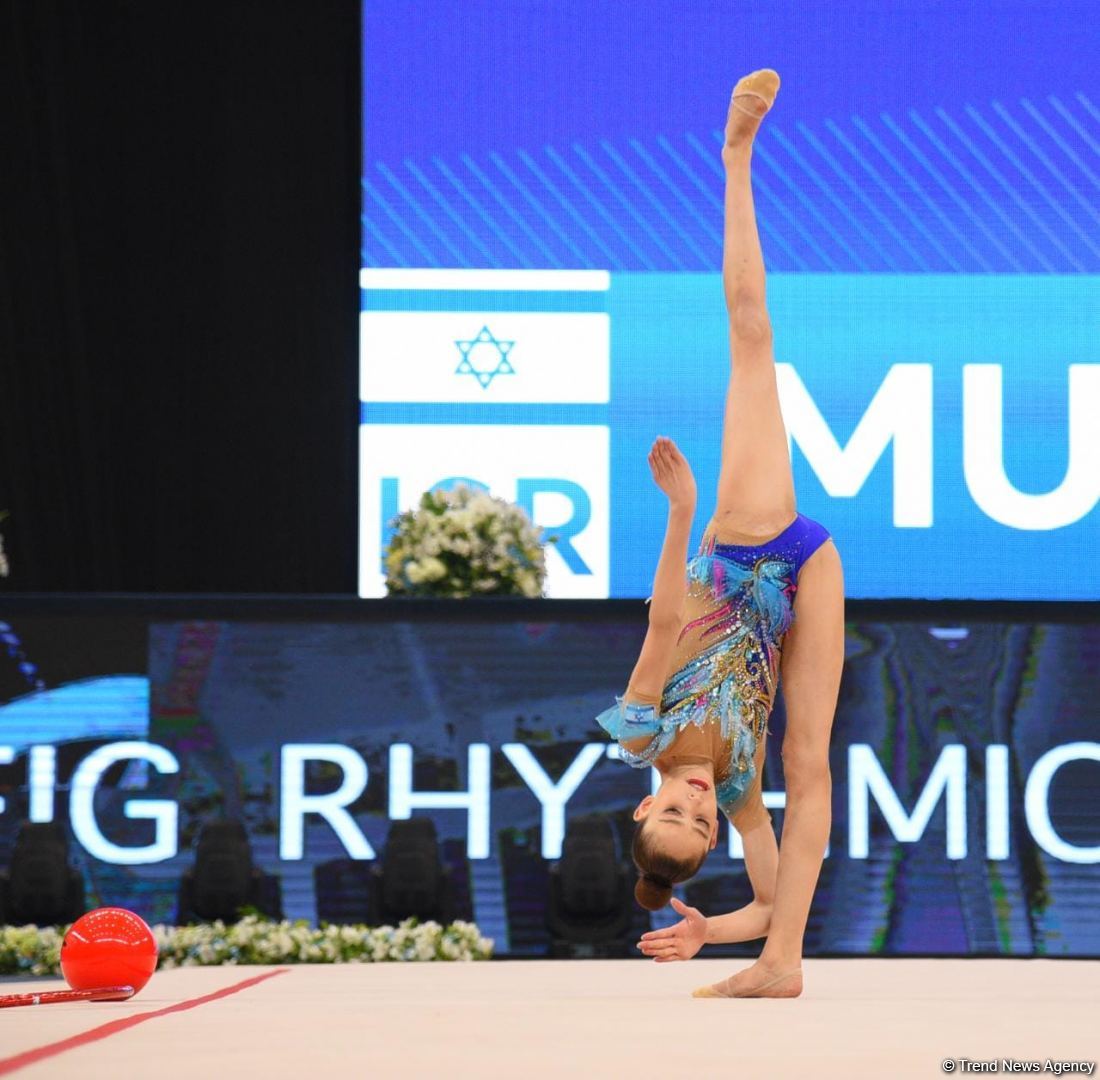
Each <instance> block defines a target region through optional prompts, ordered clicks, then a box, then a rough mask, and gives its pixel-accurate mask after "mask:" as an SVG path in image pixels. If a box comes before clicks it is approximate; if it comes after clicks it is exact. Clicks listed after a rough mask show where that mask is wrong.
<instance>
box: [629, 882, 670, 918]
mask: <svg viewBox="0 0 1100 1080" xmlns="http://www.w3.org/2000/svg"><path fill="white" fill-rule="evenodd" d="M634 899H635V900H637V901H638V903H639V904H641V905H642V907H644V908H647V909H648V910H649V911H657V910H659V909H660V908H663V907H664V906H665V904H667V903H668V902H669V900H671V899H672V886H671V885H662V884H660V883H659V882H657V881H654V880H653V878H651V877H645V876H642V877H640V878H638V880H637V882H635V884H634Z"/></svg>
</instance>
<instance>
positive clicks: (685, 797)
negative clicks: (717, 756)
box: [634, 767, 718, 860]
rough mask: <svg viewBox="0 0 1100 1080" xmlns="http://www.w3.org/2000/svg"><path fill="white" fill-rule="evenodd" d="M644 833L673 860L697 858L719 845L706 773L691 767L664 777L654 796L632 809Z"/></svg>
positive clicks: (714, 801) (709, 778) (711, 788)
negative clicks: (644, 824)
mask: <svg viewBox="0 0 1100 1080" xmlns="http://www.w3.org/2000/svg"><path fill="white" fill-rule="evenodd" d="M643 819H645V822H646V834H647V835H648V836H652V837H653V839H654V840H655V841H656V842H657V843H658V844H659V845H660V848H661V850H662V851H665V852H667V853H668V854H669V855H671V856H672V857H673V858H676V859H684V860H688V859H698V858H701V857H702V856H703V855H705V854H706V852H708V851H711V850H713V848H714V846H715V845H716V844H717V843H718V800H717V798H716V797H715V794H714V777H713V775H710V772H709V770H707V769H703V768H699V767H694V768H689V769H685V770H683V771H679V772H677V773H676V774H675V775H668V776H665V778H664V780H662V781H661V786H660V788H659V789H658V791H657V794H656V795H647V796H646V797H645V798H644V799H642V801H641V802H640V803H638V806H637V807H636V809H635V810H634V820H635V821H641V820H643Z"/></svg>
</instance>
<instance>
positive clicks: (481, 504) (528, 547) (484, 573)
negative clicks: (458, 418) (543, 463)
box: [385, 484, 558, 597]
mask: <svg viewBox="0 0 1100 1080" xmlns="http://www.w3.org/2000/svg"><path fill="white" fill-rule="evenodd" d="M395 523H396V528H395V530H394V533H393V536H392V537H391V539H390V542H389V545H388V546H387V548H386V556H385V560H386V590H387V592H388V593H389V594H390V595H391V596H451V597H466V596H530V597H535V596H542V589H543V585H544V583H545V581H546V550H545V548H544V546H543V535H542V534H543V530H542V529H541V528H540V527H539V526H537V525H535V524H534V523H533V522H532V521H531V519H530V518H529V517H528V516H527V513H526V512H525V511H524V510H523V508H522V507H519V506H516V505H514V504H513V503H509V502H506V501H505V500H504V499H498V498H496V497H495V496H492V495H490V494H489V493H488V492H484V491H478V490H475V489H474V488H472V487H470V486H469V485H468V484H457V485H456V486H455V487H454V488H453V489H452V490H450V491H426V492H425V493H424V494H423V495H422V496H421V497H420V505H419V506H418V507H417V508H416V509H415V510H406V511H404V512H403V513H400V514H398V515H397V517H396V519H395ZM557 540H558V538H557V537H556V536H552V537H548V538H546V541H545V542H546V543H550V544H553V543H556V542H557Z"/></svg>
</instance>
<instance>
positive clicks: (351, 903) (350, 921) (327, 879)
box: [313, 859, 372, 925]
mask: <svg viewBox="0 0 1100 1080" xmlns="http://www.w3.org/2000/svg"><path fill="white" fill-rule="evenodd" d="M371 881H372V879H371V864H370V863H368V862H364V861H363V860H361V859H329V860H328V861H327V862H323V863H318V864H317V865H316V866H315V867H314V868H313V895H314V896H315V897H316V898H317V921H318V922H321V923H339V924H341V925H354V924H362V923H369V922H370V921H371V910H370V908H371V903H370V892H371Z"/></svg>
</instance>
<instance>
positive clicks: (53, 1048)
mask: <svg viewBox="0 0 1100 1080" xmlns="http://www.w3.org/2000/svg"><path fill="white" fill-rule="evenodd" d="M289 970H290V968H279V969H278V970H277V971H266V972H264V974H263V975H253V976H252V978H251V979H244V980H242V981H241V982H239V983H234V984H233V985H232V986H226V987H223V988H222V989H221V990H215V991H214V992H213V993H211V994H203V995H202V997H197V998H188V1000H187V1001H179V1002H177V1003H176V1004H175V1005H166V1006H165V1007H164V1008H163V1009H153V1010H152V1011H151V1012H146V1013H138V1014H137V1016H126V1017H123V1019H121V1020H112V1021H111V1022H110V1023H107V1024H100V1025H99V1027H94V1028H90V1029H89V1030H88V1031H82V1032H81V1033H80V1034H79V1035H70V1036H69V1038H67V1039H60V1040H59V1041H58V1042H54V1043H47V1044H46V1045H45V1046H38V1047H35V1048H34V1049H33V1050H24V1051H23V1052H22V1053H20V1054H13V1055H12V1056H11V1057H6V1058H0V1076H3V1075H5V1074H7V1073H12V1072H15V1070H16V1069H22V1068H24V1067H25V1066H27V1065H34V1064H35V1063H37V1062H39V1061H44V1060H45V1059H46V1058H51V1057H53V1056H54V1055H55V1054H62V1053H64V1052H65V1051H66V1050H74V1049H76V1047H78V1046H86V1045H87V1044H88V1043H93V1042H98V1041H99V1040H100V1039H106V1038H109V1037H110V1036H111V1035H117V1034H118V1033H119V1032H120V1031H126V1030H127V1029H128V1028H132V1027H135V1026H136V1025H138V1024H143V1023H145V1021H146V1020H155V1019H156V1018H157V1017H158V1016H167V1015H168V1014H169V1013H176V1012H184V1011H185V1010H187V1009H197V1008H198V1007H199V1006H200V1005H205V1004H207V1002H210V1001H217V1000H218V999H219V998H224V997H229V995H230V994H238V993H240V992H241V991H242V990H247V989H248V988H249V987H250V986H255V985H256V984H257V983H262V982H264V980H266V979H273V978H274V977H275V976H276V975H285V974H286V973H287V972H288V971H289Z"/></svg>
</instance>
